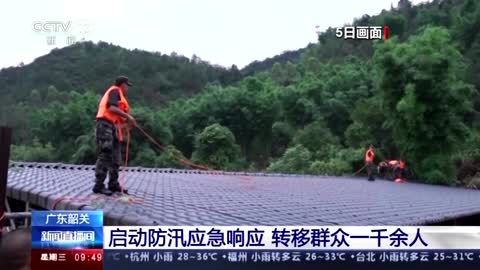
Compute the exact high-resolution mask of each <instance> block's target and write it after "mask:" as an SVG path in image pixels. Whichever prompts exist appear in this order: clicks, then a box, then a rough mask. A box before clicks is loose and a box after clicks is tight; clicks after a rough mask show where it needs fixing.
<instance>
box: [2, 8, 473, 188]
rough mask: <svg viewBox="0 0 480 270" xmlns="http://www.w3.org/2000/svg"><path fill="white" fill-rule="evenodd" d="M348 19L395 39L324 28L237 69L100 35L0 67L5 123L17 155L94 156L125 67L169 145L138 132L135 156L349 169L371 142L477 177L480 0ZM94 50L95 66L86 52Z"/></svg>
mask: <svg viewBox="0 0 480 270" xmlns="http://www.w3.org/2000/svg"><path fill="white" fill-rule="evenodd" d="M354 24H355V25H383V24H388V25H389V26H390V29H391V30H390V32H391V33H390V36H391V38H390V39H389V40H388V41H383V40H379V41H349V40H343V39H338V38H336V37H335V31H334V29H333V28H330V29H328V30H327V31H326V32H324V33H322V34H321V35H320V36H319V42H318V43H317V44H314V45H311V46H309V47H308V48H305V49H302V50H301V55H300V56H299V57H297V56H295V54H296V53H295V52H294V53H290V54H288V55H286V56H285V57H283V58H282V57H277V58H276V59H278V61H272V59H268V60H267V61H265V62H257V63H253V64H252V65H250V66H248V70H244V71H243V74H252V75H251V76H247V77H244V78H242V79H240V76H241V74H240V71H238V70H237V69H236V68H235V67H232V68H231V69H228V70H227V69H223V68H218V67H212V66H210V65H208V63H206V62H202V61H198V59H197V60H188V59H187V58H182V57H179V56H172V57H170V56H165V55H157V56H156V57H153V56H152V55H151V54H149V53H146V52H140V51H133V52H128V51H126V50H123V49H121V48H118V47H112V46H111V45H106V44H104V43H101V44H98V45H95V44H90V43H85V44H79V45H76V46H73V47H69V48H66V49H62V50H57V51H54V52H52V53H51V54H50V55H48V56H45V57H43V58H42V59H39V60H38V61H36V62H35V63H33V64H31V65H28V66H25V67H17V68H12V69H7V70H3V71H2V72H0V82H1V83H2V84H1V85H2V86H1V89H0V92H1V93H2V96H3V95H4V94H5V95H6V98H5V99H2V113H1V119H0V122H9V123H11V124H12V125H14V127H15V134H16V137H15V144H16V145H15V146H14V147H13V151H12V155H13V157H12V158H13V159H20V160H33V161H61V162H74V163H88V164H93V163H94V161H95V142H94V135H93V134H94V133H93V128H94V116H95V111H96V108H97V104H98V100H99V98H100V93H101V91H102V90H103V89H106V87H107V86H108V80H107V78H110V77H113V76H114V74H117V73H125V74H128V75H129V76H130V77H132V78H135V79H134V80H135V81H136V82H137V85H136V86H135V87H132V91H131V92H132V93H133V94H132V97H131V99H132V103H133V104H132V107H133V110H134V115H135V116H136V118H137V120H138V122H139V123H140V124H141V125H142V126H143V127H144V128H145V129H146V130H147V131H148V132H150V133H151V134H152V135H154V136H155V137H156V138H157V139H158V140H160V141H161V142H162V143H163V144H165V145H168V151H166V152H162V151H160V150H159V149H158V148H156V147H155V146H153V145H152V144H151V143H149V141H148V140H147V139H146V138H145V137H143V135H142V134H141V133H140V132H138V131H137V130H134V131H133V132H132V142H131V145H130V152H129V158H130V161H129V164H131V165H139V166H157V167H180V166H182V165H181V164H180V163H179V162H178V161H177V160H175V159H173V158H172V157H173V156H174V155H175V156H180V155H184V156H185V157H187V158H189V159H192V160H194V161H195V162H198V163H201V164H205V165H208V166H211V167H213V168H215V169H229V170H255V171H259V170H265V171H270V172H289V173H311V174H329V175H342V174H352V173H354V172H355V171H357V170H358V169H360V168H361V167H362V166H363V162H362V159H363V151H364V148H365V145H366V144H369V143H372V144H374V146H375V149H376V153H377V155H376V157H377V159H378V160H381V159H394V158H400V157H403V158H405V159H406V160H407V166H408V167H409V169H410V170H409V171H410V172H411V173H412V175H413V176H414V177H416V178H418V179H420V180H423V181H426V182H431V183H443V184H454V183H455V180H456V179H457V178H461V179H465V178H468V177H471V176H473V175H474V174H475V173H476V172H477V171H478V165H480V155H479V154H478V152H479V151H478V147H479V146H480V140H479V136H478V135H479V134H478V127H479V125H478V124H479V121H478V118H477V109H478V107H479V105H480V103H479V101H480V99H479V95H478V89H480V79H479V78H478V75H477V74H478V73H479V72H480V65H479V61H478V59H479V57H480V34H478V33H477V31H476V29H479V27H480V3H479V2H478V1H474V0H467V1H456V0H450V1H448V0H444V1H433V3H425V4H421V5H419V6H412V5H411V4H410V2H409V1H407V0H402V1H400V2H399V5H398V8H395V9H392V10H390V11H382V12H381V13H380V14H379V15H377V16H372V17H370V16H368V15H364V16H363V17H361V18H359V19H356V20H355V21H354ZM89 52H90V53H93V52H94V54H89ZM116 54H117V55H120V58H119V59H122V60H121V61H117V59H118V58H117V57H116V56H115V55H116ZM93 55H95V57H97V60H96V61H95V62H96V63H102V65H101V67H100V66H98V65H93V64H91V63H90V62H88V60H85V59H89V57H91V56H93ZM290 58H291V59H290ZM273 59H275V58H273ZM285 59H289V60H291V61H289V60H285ZM88 63H90V64H88ZM62 65H63V67H62ZM72 65H77V69H72V68H71V67H72ZM112 66H115V68H113V69H111V67H112ZM69 67H70V68H69ZM92 67H94V68H92ZM52 72H53V73H52ZM49 73H52V74H49ZM20 74H26V75H25V76H24V77H18V76H22V75H20ZM67 74H68V75H67ZM86 78H88V79H86ZM239 79H240V80H239ZM208 82H210V83H208ZM137 89H138V90H137ZM200 89H202V91H201V92H200V93H199V94H197V95H195V96H189V97H186V96H187V95H188V94H192V93H198V92H199V91H200ZM192 90H194V91H193V92H192ZM136 91H137V92H136ZM27 93H28V94H27ZM163 95H168V96H170V98H172V99H173V98H176V99H175V101H172V102H169V103H168V104H164V103H162V101H164V99H163ZM7 120H8V121H7ZM378 160H377V161H378Z"/></svg>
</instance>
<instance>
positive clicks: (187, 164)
mask: <svg viewBox="0 0 480 270" xmlns="http://www.w3.org/2000/svg"><path fill="white" fill-rule="evenodd" d="M137 128H138V129H139V130H140V131H141V132H142V133H143V135H145V137H147V138H148V139H149V140H150V141H151V142H152V143H153V144H154V145H156V146H157V147H158V148H159V149H160V150H162V151H166V148H165V146H163V145H162V144H160V143H159V142H158V141H156V140H155V139H154V138H153V137H152V136H150V135H149V134H148V133H147V132H146V131H145V130H144V129H143V128H142V127H141V126H139V125H138V124H137ZM173 158H174V159H176V160H177V161H178V162H180V163H181V164H183V165H184V166H185V167H190V168H194V169H199V170H205V171H210V169H209V168H208V167H206V166H203V165H200V164H195V163H193V162H191V161H190V160H188V159H184V158H181V157H177V156H175V155H173Z"/></svg>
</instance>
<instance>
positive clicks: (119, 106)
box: [93, 76, 137, 196]
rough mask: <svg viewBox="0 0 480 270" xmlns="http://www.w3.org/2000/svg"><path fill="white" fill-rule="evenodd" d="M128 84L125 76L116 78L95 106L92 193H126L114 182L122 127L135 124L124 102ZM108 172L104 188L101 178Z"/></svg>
mask: <svg viewBox="0 0 480 270" xmlns="http://www.w3.org/2000/svg"><path fill="white" fill-rule="evenodd" d="M129 86H132V84H131V83H130V81H129V80H128V78H127V77H125V76H119V77H117V78H116V80H115V83H114V84H113V85H112V86H110V87H109V88H108V89H107V91H105V94H104V95H103V97H102V99H101V100H100V103H99V105H98V112H97V123H96V131H95V137H96V144H97V162H96V164H95V184H94V186H93V192H94V193H100V194H105V195H108V196H110V195H112V194H113V193H114V192H122V191H123V193H125V194H128V191H127V190H126V189H122V188H121V186H120V183H119V182H118V173H119V168H120V164H121V152H120V144H121V142H122V141H123V132H122V129H124V128H125V125H127V124H129V125H130V126H131V127H135V126H136V125H137V123H136V121H135V119H134V118H133V116H132V115H131V114H130V106H129V105H128V101H127V98H126V96H127V92H128V87H129ZM107 173H108V177H109V180H108V189H107V188H105V184H104V181H105V179H106V177H107Z"/></svg>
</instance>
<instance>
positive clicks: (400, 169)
mask: <svg viewBox="0 0 480 270" xmlns="http://www.w3.org/2000/svg"><path fill="white" fill-rule="evenodd" d="M404 171H405V161H404V160H403V159H400V160H399V161H398V163H397V164H396V166H395V167H394V168H393V175H394V178H395V179H394V181H395V182H403V181H404V180H403V177H404Z"/></svg>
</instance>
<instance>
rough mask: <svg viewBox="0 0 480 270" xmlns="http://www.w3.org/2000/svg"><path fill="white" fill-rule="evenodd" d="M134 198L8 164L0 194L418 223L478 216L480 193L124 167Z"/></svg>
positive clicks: (126, 207) (148, 209)
mask: <svg viewBox="0 0 480 270" xmlns="http://www.w3.org/2000/svg"><path fill="white" fill-rule="evenodd" d="M120 177H121V178H124V181H125V186H126V188H128V189H129V192H130V194H132V197H133V199H134V201H133V202H126V201H120V200H118V199H115V198H113V197H106V196H102V195H94V194H92V191H91V189H92V186H93V181H94V166H83V165H68V164H49V163H21V162H11V164H10V168H9V175H8V188H7V196H8V197H11V198H15V199H19V200H23V201H28V202H30V203H31V204H34V205H38V206H40V207H43V208H47V209H52V208H53V207H54V206H55V209H69V210H73V209H103V210H104V215H105V224H108V225H153V224H160V225H235V226H239V225H315V226H318V225H322V226H325V225H421V224H426V223H430V222H436V221H442V220H446V219H451V218H456V217H461V216H467V215H473V214H480V192H478V191H474V190H467V189H463V188H453V187H442V186H431V185H424V184H416V183H407V184H396V183H393V182H390V181H383V180H377V181H374V182H369V181H366V180H365V179H362V178H349V177H326V176H308V175H286V174H264V173H258V174H255V173H231V172H202V171H194V170H176V169H145V168H127V169H126V170H125V172H121V174H120Z"/></svg>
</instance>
